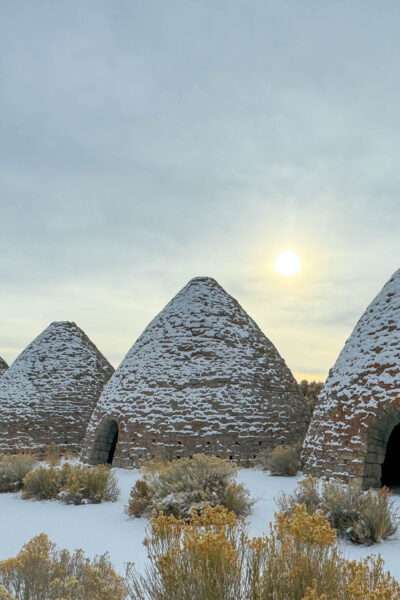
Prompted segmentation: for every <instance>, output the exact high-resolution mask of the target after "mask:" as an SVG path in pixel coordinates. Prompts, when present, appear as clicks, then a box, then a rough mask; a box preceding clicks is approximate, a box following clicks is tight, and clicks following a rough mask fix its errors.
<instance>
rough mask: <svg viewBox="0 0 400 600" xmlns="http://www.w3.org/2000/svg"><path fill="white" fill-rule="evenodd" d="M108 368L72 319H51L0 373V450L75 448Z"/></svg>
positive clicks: (102, 385)
mask: <svg viewBox="0 0 400 600" xmlns="http://www.w3.org/2000/svg"><path fill="white" fill-rule="evenodd" d="M113 371H114V369H113V368H112V366H111V365H110V364H109V363H108V361H107V360H106V359H105V358H104V356H103V355H102V354H101V353H100V352H99V350H98V349H97V348H96V346H95V345H94V344H93V343H92V342H91V341H90V340H89V338H88V337H87V336H86V335H85V333H84V332H83V331H82V330H81V329H80V328H79V327H78V326H77V325H76V324H75V323H70V322H57V323H52V324H51V325H50V326H49V327H48V328H47V329H46V330H45V331H43V333H41V335H39V337H37V338H36V339H35V340H34V341H33V342H32V343H31V344H30V345H29V346H28V347H27V348H26V349H25V350H24V351H23V352H22V354H20V356H19V357H18V358H17V359H16V360H15V362H14V363H13V364H12V366H11V367H10V368H9V369H8V370H7V371H6V372H5V374H4V375H3V376H2V377H1V379H0V453H1V452H15V451H33V452H41V451H43V450H44V449H45V447H46V446H48V445H49V444H57V445H59V446H60V447H62V448H64V449H66V448H68V449H74V450H79V449H80V446H81V444H82V440H83V438H84V435H85V431H86V427H87V423H88V420H89V417H90V415H91V413H92V411H93V408H94V406H95V404H96V402H97V400H98V398H99V396H100V393H101V391H102V389H103V387H104V384H105V383H106V382H107V381H108V379H109V378H110V377H111V375H112V374H113Z"/></svg>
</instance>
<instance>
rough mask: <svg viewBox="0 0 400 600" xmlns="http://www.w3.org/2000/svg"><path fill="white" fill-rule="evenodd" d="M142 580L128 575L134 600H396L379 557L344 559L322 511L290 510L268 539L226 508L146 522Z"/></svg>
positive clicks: (399, 592)
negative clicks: (249, 531) (250, 531)
mask: <svg viewBox="0 0 400 600" xmlns="http://www.w3.org/2000/svg"><path fill="white" fill-rule="evenodd" d="M146 545H147V548H148V553H149V558H150V568H149V569H148V571H147V576H146V577H143V576H140V575H138V574H137V573H135V571H134V570H133V568H132V567H130V569H129V572H128V587H129V590H130V594H131V596H130V597H131V598H134V599H135V600H154V599H155V598H156V599H157V600H170V599H171V598H173V599H174V600H187V598H190V599H191V600H231V599H232V598H234V599H235V600H361V599H363V600H378V599H379V600H398V598H399V597H400V586H399V584H398V583H397V582H395V581H394V580H393V579H392V578H391V576H390V575H388V574H385V573H384V572H383V569H382V562H381V561H380V559H372V558H371V559H368V560H366V561H361V562H356V561H346V560H345V559H344V558H343V557H342V556H341V554H340V553H339V551H338V549H337V546H336V534H335V531H334V530H333V529H332V528H331V527H330V525H329V522H328V521H327V519H326V518H325V517H324V515H322V514H321V513H314V514H309V513H308V512H307V509H306V508H305V507H304V506H300V505H298V506H296V507H295V508H294V510H293V512H292V513H291V514H289V515H284V514H280V515H278V516H277V521H276V523H275V525H274V526H273V527H272V528H271V531H270V534H269V535H267V536H264V537H261V538H254V539H249V538H248V537H247V536H246V534H245V531H244V530H243V524H242V523H241V522H240V521H238V520H237V519H236V517H235V515H234V514H233V513H230V512H229V511H227V510H226V509H223V508H220V507H217V508H211V507H210V508H208V509H206V510H205V511H204V512H203V513H202V514H201V515H197V514H195V515H194V516H193V519H192V520H191V521H190V522H186V521H183V520H180V519H177V518H176V517H174V516H159V517H157V518H155V519H153V520H152V522H151V526H150V531H149V537H148V539H147V541H146Z"/></svg>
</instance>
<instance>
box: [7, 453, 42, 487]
mask: <svg viewBox="0 0 400 600" xmlns="http://www.w3.org/2000/svg"><path fill="white" fill-rule="evenodd" d="M35 463H36V459H35V458H34V457H33V456H31V455H30V454H9V455H7V454H6V455H2V456H0V493H2V492H18V491H19V490H20V489H21V487H22V481H23V479H24V477H25V475H27V473H29V471H31V470H32V469H33V467H34V466H35Z"/></svg>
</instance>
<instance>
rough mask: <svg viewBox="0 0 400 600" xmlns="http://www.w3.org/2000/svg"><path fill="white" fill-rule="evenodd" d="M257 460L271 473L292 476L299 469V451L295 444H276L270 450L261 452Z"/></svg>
mask: <svg viewBox="0 0 400 600" xmlns="http://www.w3.org/2000/svg"><path fill="white" fill-rule="evenodd" d="M259 460H260V463H261V465H262V467H263V468H264V469H268V470H269V471H270V472H271V475H285V476H289V477H293V476H294V475H297V473H298V471H299V469H300V451H299V448H297V446H276V448H274V449H273V450H272V451H270V452H265V453H261V454H260V456H259Z"/></svg>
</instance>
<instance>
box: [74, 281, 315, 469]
mask: <svg viewBox="0 0 400 600" xmlns="http://www.w3.org/2000/svg"><path fill="white" fill-rule="evenodd" d="M305 428H306V410H305V404H304V399H303V397H302V395H301V393H300V391H299V388H298V386H297V384H296V381H295V380H294V378H293V376H292V374H291V372H290V370H289V369H288V367H287V366H286V364H285V362H284V361H283V359H282V358H281V356H280V355H279V353H278V351H277V350H276V348H275V347H274V345H273V344H272V343H271V342H270V341H269V340H268V339H267V338H266V337H265V335H264V334H263V333H262V332H261V330H260V329H259V328H258V326H257V325H256V324H255V322H254V321H253V320H252V319H251V318H250V317H249V316H248V315H247V314H246V312H245V311H244V310H243V309H242V308H241V306H240V305H239V304H238V302H236V300H234V299H233V298H232V297H231V296H230V295H229V294H227V293H226V292H225V291H224V290H223V289H222V287H221V286H220V285H219V284H218V283H217V282H216V281H215V280H213V279H210V278H203V277H200V278H196V279H193V280H192V281H190V282H189V283H188V285H187V286H186V287H185V288H184V289H183V290H182V291H181V292H180V293H179V294H178V295H177V296H176V297H175V298H173V300H172V301H171V302H170V303H169V304H168V305H167V306H166V307H165V309H164V310H163V311H162V312H161V313H160V314H159V315H158V316H157V317H156V318H155V319H154V320H153V321H152V322H151V323H150V325H149V326H148V327H147V329H146V330H145V331H144V333H143V334H142V335H141V337H140V338H139V339H138V340H137V342H136V343H135V345H134V346H133V347H132V349H131V350H130V352H129V353H128V355H127V356H126V358H125V360H124V361H123V363H122V364H121V366H120V367H119V369H118V370H117V371H116V372H115V374H114V376H113V378H112V379H111V381H110V382H109V383H108V385H107V386H106V387H105V389H104V391H103V394H102V396H101V398H100V400H99V403H98V405H97V407H96V409H95V411H94V413H93V415H92V418H91V421H90V423H89V427H88V434H87V439H86V442H85V448H84V452H83V458H84V460H86V461H88V462H90V463H98V462H112V460H113V459H115V460H114V464H116V465H119V466H128V467H129V466H132V465H136V464H140V462H142V461H143V460H144V459H147V458H150V457H152V456H164V457H171V458H173V457H177V458H179V457H180V456H190V455H191V454H193V453H195V452H209V453H213V454H216V455H220V456H224V457H232V458H234V459H235V460H241V459H245V460H246V459H251V458H253V457H255V456H256V454H257V453H259V452H260V450H262V449H264V448H270V447H272V446H275V445H277V444H282V443H291V442H298V441H299V440H302V439H303V438H304V435H305ZM114 452H115V456H114Z"/></svg>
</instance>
